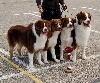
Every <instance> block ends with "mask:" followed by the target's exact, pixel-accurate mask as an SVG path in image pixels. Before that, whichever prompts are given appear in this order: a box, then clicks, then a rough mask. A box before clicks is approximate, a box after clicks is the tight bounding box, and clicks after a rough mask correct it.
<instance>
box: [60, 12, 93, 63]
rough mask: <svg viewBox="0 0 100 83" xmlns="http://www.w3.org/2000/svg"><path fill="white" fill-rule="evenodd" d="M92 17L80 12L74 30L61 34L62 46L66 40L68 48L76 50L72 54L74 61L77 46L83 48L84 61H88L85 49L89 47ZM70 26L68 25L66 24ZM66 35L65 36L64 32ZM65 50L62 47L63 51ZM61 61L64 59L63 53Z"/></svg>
mask: <svg viewBox="0 0 100 83" xmlns="http://www.w3.org/2000/svg"><path fill="white" fill-rule="evenodd" d="M90 22H91V15H90V13H87V12H82V11H81V12H80V13H78V14H77V15H76V23H74V29H73V30H72V31H71V32H70V30H63V31H62V34H61V41H62V45H63V44H64V42H65V41H64V40H66V43H67V44H66V46H72V47H73V48H74V50H73V52H72V54H73V57H72V61H74V62H75V61H76V48H77V46H82V47H83V50H82V59H86V55H85V49H86V46H87V42H88V39H89V36H90V31H91V24H90ZM66 25H68V24H66ZM65 31H66V33H65V34H64V32H65ZM62 49H63V48H62V47H61V50H62ZM60 56H61V57H60V59H61V60H62V59H63V55H62V52H61V55H60Z"/></svg>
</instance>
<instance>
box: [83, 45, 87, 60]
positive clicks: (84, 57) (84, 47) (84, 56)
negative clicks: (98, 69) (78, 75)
mask: <svg viewBox="0 0 100 83" xmlns="http://www.w3.org/2000/svg"><path fill="white" fill-rule="evenodd" d="M85 49H86V46H83V53H82V59H87V57H86V55H85Z"/></svg>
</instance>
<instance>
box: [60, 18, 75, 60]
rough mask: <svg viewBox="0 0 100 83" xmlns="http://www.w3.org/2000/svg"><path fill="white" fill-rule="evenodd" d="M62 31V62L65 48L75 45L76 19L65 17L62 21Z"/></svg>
mask: <svg viewBox="0 0 100 83" xmlns="http://www.w3.org/2000/svg"><path fill="white" fill-rule="evenodd" d="M61 22H62V31H61V36H60V39H61V46H60V60H64V58H63V51H64V49H65V47H67V46H68V47H71V45H72V43H73V35H72V31H73V30H74V23H75V18H70V17H66V16H65V17H64V18H62V19H61Z"/></svg>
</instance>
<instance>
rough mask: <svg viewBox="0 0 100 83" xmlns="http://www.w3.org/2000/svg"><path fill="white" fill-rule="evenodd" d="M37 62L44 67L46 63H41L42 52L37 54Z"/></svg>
mask: <svg viewBox="0 0 100 83" xmlns="http://www.w3.org/2000/svg"><path fill="white" fill-rule="evenodd" d="M37 60H38V63H39V64H40V65H44V63H43V62H42V61H41V53H40V51H39V52H38V53H37Z"/></svg>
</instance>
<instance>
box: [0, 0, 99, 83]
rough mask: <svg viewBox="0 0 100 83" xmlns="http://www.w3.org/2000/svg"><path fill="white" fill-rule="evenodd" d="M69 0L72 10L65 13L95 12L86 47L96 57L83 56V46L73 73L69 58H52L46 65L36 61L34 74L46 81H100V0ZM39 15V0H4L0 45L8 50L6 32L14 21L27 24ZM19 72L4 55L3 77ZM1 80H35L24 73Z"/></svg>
mask: <svg viewBox="0 0 100 83" xmlns="http://www.w3.org/2000/svg"><path fill="white" fill-rule="evenodd" d="M65 3H66V4H67V6H68V12H64V14H65V13H66V15H68V16H71V17H75V15H76V14H77V13H78V12H80V11H86V12H90V13H91V14H92V22H91V24H92V31H91V35H90V38H89V41H88V46H87V48H86V56H88V57H94V58H91V59H88V60H81V57H80V56H81V50H80V48H81V47H80V48H79V49H78V52H77V61H76V62H75V63H73V62H71V65H72V66H73V68H74V70H73V72H72V73H66V67H67V65H68V63H66V60H65V61H62V62H60V63H55V62H53V61H49V62H50V63H49V64H45V65H44V66H40V65H38V63H34V65H35V68H36V69H37V71H33V72H31V74H33V75H34V76H36V77H37V78H39V79H40V80H41V81H42V82H43V83H100V57H99V56H98V57H96V56H97V55H100V36H99V35H100V28H99V26H100V0H74V1H73V0H67V1H66V0H65ZM91 8H92V9H91ZM71 14H72V15H71ZM38 19H40V13H39V12H38V8H37V7H36V4H35V0H10V1H9V0H0V20H1V21H0V48H3V49H5V50H6V51H8V43H7V39H6V33H7V30H8V29H9V28H10V27H11V26H12V25H16V24H22V25H25V26H26V25H28V24H29V23H31V22H34V21H36V20H38ZM23 51H24V50H23ZM15 53H16V51H15ZM19 73H21V72H20V71H19V70H18V69H16V68H14V67H13V66H11V65H10V64H9V63H7V62H6V61H4V60H3V59H2V58H0V79H1V78H2V76H5V75H8V76H10V75H11V74H19ZM0 81H1V83H28V82H29V83H35V82H34V81H33V80H32V79H31V78H29V77H28V76H26V75H23V74H19V75H18V76H14V77H10V78H7V79H1V80H0Z"/></svg>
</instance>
